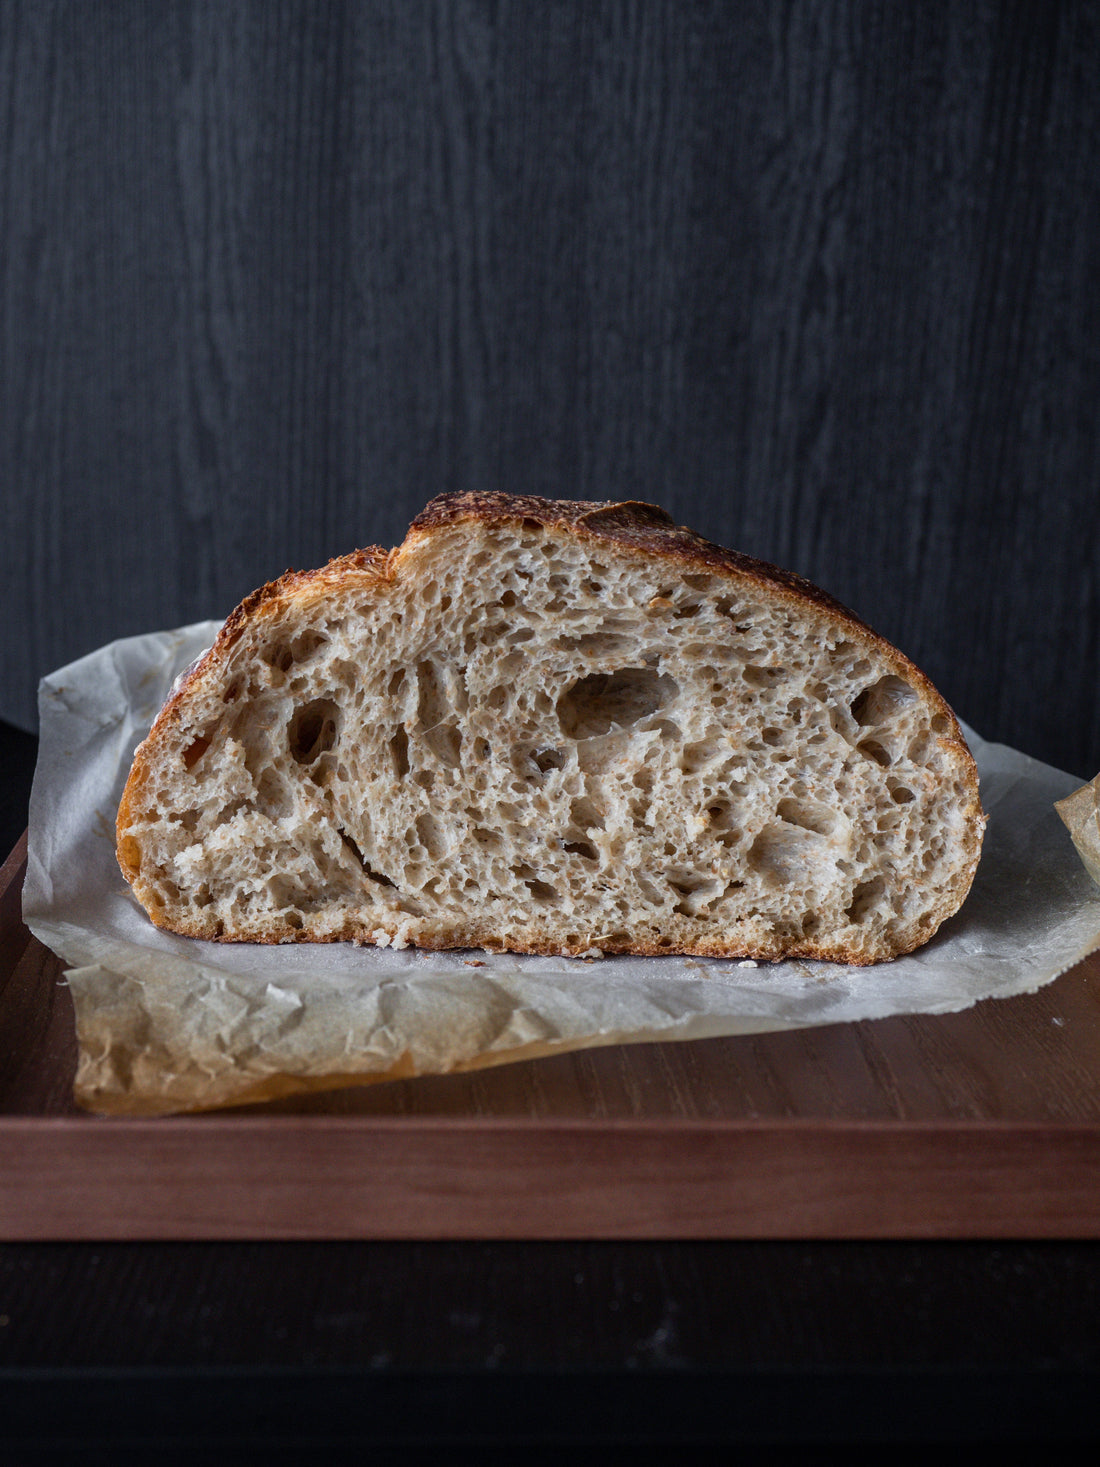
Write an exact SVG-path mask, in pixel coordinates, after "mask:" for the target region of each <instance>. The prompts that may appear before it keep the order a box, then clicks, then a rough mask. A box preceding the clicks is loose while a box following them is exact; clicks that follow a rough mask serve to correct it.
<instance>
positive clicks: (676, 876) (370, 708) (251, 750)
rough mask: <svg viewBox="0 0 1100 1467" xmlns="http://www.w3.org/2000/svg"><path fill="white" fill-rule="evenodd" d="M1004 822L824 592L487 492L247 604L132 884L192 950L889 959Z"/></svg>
mask: <svg viewBox="0 0 1100 1467" xmlns="http://www.w3.org/2000/svg"><path fill="white" fill-rule="evenodd" d="M983 828H984V817H983V815H982V813H981V807H980V803H979V798H978V782H977V776H976V772H975V767H974V763H973V760H972V758H971V756H970V753H969V750H968V749H967V747H966V744H965V742H964V740H963V737H962V734H961V733H960V730H959V726H958V724H957V722H956V720H955V718H954V715H953V714H952V712H951V710H950V709H949V708H948V706H947V704H946V703H945V702H944V701H943V699H942V698H941V697H940V695H939V694H938V693H937V692H936V690H935V689H934V688H933V687H932V686H931V684H930V683H929V682H928V680H927V679H926V678H925V677H924V676H923V674H922V673H920V672H919V671H918V670H917V669H916V668H915V667H914V666H913V665H912V663H911V662H909V661H908V660H907V659H906V658H905V657H903V656H902V655H901V653H899V652H897V651H896V650H895V649H894V648H893V647H891V646H889V645H888V644H887V643H886V642H884V641H883V640H882V639H881V638H879V637H878V636H876V635H875V634H874V633H873V632H872V631H870V630H869V629H868V628H867V627H866V626H864V625H863V623H862V622H860V621H859V620H858V619H857V618H856V617H855V616H853V614H852V613H851V612H849V611H847V610H845V608H844V607H842V606H840V605H839V604H838V603H837V602H835V601H833V600H832V599H831V598H830V597H829V596H827V595H826V594H825V593H824V592H822V591H820V590H818V589H817V588H816V587H814V586H811V585H809V584H808V583H807V582H805V581H803V580H801V579H800V578H799V577H797V576H794V575H791V574H789V573H786V572H784V571H781V570H778V569H776V568H775V567H773V566H769V565H765V564H763V563H761V562H759V561H755V560H751V559H749V558H747V557H745V556H742V555H739V554H736V553H735V552H733V551H729V550H723V549H720V548H719V547H717V546H715V545H712V544H710V543H708V542H707V541H705V540H702V539H700V538H699V537H698V536H696V535H694V534H692V533H691V532H690V531H688V530H685V529H682V528H677V527H676V526H675V525H674V524H673V523H672V521H671V520H670V519H669V518H668V516H667V515H665V514H664V513H663V512H662V511H661V510H658V509H656V508H654V507H653V506H650V505H645V504H638V503H622V504H598V503H573V502H569V501H554V500H544V499H535V498H530V497H514V496H510V495H505V494H490V495H472V494H471V495H445V496H443V497H442V498H440V499H436V500H434V501H433V502H432V503H431V504H430V505H429V506H428V507H427V509H426V510H425V511H424V512H423V513H422V514H421V515H420V516H419V518H418V519H417V520H415V521H414V523H413V525H412V527H411V528H410V530H409V534H408V536H407V538H406V540H405V543H404V544H403V545H402V546H400V547H399V548H398V549H397V550H395V551H393V552H391V553H390V554H388V555H387V554H386V553H385V552H384V551H382V550H379V549H369V550H362V551H358V552H356V553H355V554H353V555H349V556H345V557H343V558H342V559H340V560H335V561H333V562H331V563H330V564H329V565H328V566H325V567H324V568H323V569H321V570H318V571H315V572H311V573H295V572H288V573H287V574H286V575H285V576H283V577H282V578H281V579H280V580H278V581H275V582H274V583H272V584H271V585H268V586H265V587H263V588H262V589H261V590H259V591H256V592H255V593H254V594H253V595H251V596H249V597H248V598H247V600H245V601H244V602H243V603H242V604H241V606H240V607H238V609H237V610H236V611H235V612H234V613H233V614H232V616H230V617H229V619H228V621H227V622H226V623H225V626H224V627H223V628H222V630H221V633H220V635H219V636H218V639H217V641H216V643H215V645H214V646H213V647H212V648H211V650H210V651H209V652H208V653H207V654H206V656H205V657H204V658H203V659H202V660H201V661H200V662H199V663H198V664H197V666H196V667H195V668H194V669H193V670H192V671H191V672H190V673H189V674H188V675H187V677H186V678H185V679H184V680H183V681H182V684H181V686H180V687H179V688H178V689H177V690H176V691H175V693H174V695H173V696H172V697H171V698H170V699H169V701H168V702H167V704H166V705H165V707H164V709H163V710H162V712H161V714H160V716H159V717H158V719H157V721H156V723H155V725H154V727H153V729H152V731H151V733H150V734H149V737H148V738H147V739H146V741H145V742H144V743H143V744H142V745H141V746H140V748H139V749H138V751H137V754H136V756H135V759H134V764H133V768H132V770H131V773H130V777H129V780H128V783H127V785H126V789H125V793H124V795H123V798H122V803H121V806H120V809H119V812H118V859H119V863H120V865H121V867H122V871H123V873H124V875H125V876H126V878H127V880H128V881H129V882H130V883H131V884H132V886H133V889H134V891H135V893H136V895H137V897H138V899H139V900H140V901H141V903H142V904H143V906H144V907H145V908H146V910H147V911H148V913H149V915H150V917H151V918H152V920H153V921H154V922H155V923H156V924H157V925H158V926H162V927H166V928H170V929H171V930H173V931H176V932H179V933H183V934H185V935H187V936H192V937H202V938H217V939H222V940H226V941H249V942H301V941H310V942H327V941H341V940H352V941H355V942H360V943H375V944H380V945H383V946H384V945H386V944H393V945H394V946H404V945H416V946H419V947H426V948H443V947H484V948H490V949H497V950H508V951H514V952H536V953H562V954H572V955H577V954H587V953H593V952H596V951H601V952H613V953H667V952H678V953H694V954H701V955H711V956H723V957H753V958H765V959H770V958H779V957H784V956H799V957H808V958H828V959H833V960H836V961H841V962H851V963H870V962H875V961H878V960H881V959H885V958H890V957H893V956H896V955H897V954H899V953H903V952H907V951H909V950H911V949H912V948H914V947H916V946H918V945H919V944H921V943H922V942H924V941H926V940H927V939H928V938H929V937H931V935H932V934H933V933H934V932H935V931H936V929H937V927H938V926H939V925H940V923H941V922H943V921H944V919H945V918H947V917H948V916H950V915H951V914H952V913H953V912H955V911H956V910H957V909H958V907H959V906H960V904H961V903H962V901H963V900H964V898H965V896H966V894H967V891H968V890H969V887H970V884H971V881H972V879H973V875H974V871H975V868H976V866H977V862H978V857H979V852H980V848H981V840H982V832H983Z"/></svg>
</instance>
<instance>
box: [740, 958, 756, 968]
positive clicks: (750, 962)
mask: <svg viewBox="0 0 1100 1467" xmlns="http://www.w3.org/2000/svg"><path fill="white" fill-rule="evenodd" d="M737 966H738V967H739V968H759V966H760V964H759V963H758V962H757V961H756V959H755V958H742V959H741V961H740V962H739V963H738V964H737Z"/></svg>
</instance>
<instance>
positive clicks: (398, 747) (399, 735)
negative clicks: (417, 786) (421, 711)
mask: <svg viewBox="0 0 1100 1467" xmlns="http://www.w3.org/2000/svg"><path fill="white" fill-rule="evenodd" d="M390 753H391V754H392V755H393V772H394V773H395V774H396V775H397V777H398V779H404V778H405V776H406V774H408V772H409V736H408V734H407V733H406V732H405V730H404V727H403V726H401V725H398V727H397V728H395V729H394V731H393V737H392V738H391V739H390Z"/></svg>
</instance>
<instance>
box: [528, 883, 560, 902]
mask: <svg viewBox="0 0 1100 1467" xmlns="http://www.w3.org/2000/svg"><path fill="white" fill-rule="evenodd" d="M523 884H524V886H526V888H527V889H528V891H529V892H530V893H531V895H532V896H533V897H534V898H535V900H536V901H537V902H552V901H553V900H554V899H555V898H556V896H557V894H558V893H557V891H556V889H555V888H554V887H552V886H551V885H550V883H549V882H548V881H525V882H524V883H523Z"/></svg>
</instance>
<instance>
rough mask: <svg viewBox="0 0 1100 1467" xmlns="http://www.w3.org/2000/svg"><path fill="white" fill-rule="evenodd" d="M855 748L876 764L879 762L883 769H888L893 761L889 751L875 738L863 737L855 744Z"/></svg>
mask: <svg viewBox="0 0 1100 1467" xmlns="http://www.w3.org/2000/svg"><path fill="white" fill-rule="evenodd" d="M856 748H857V749H858V750H859V752H860V753H861V754H866V755H867V758H868V759H873V760H874V761H875V763H876V764H881V765H882V767H883V769H889V767H890V765H891V763H892V762H893V761H892V760H891V758H890V755H889V753H888V752H887V751H886V750H885V749H884V748H883V746H882V745H881V744H880V743H879V741H878V740H877V739H863V740H861V741H860V743H858V744H857V745H856Z"/></svg>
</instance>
